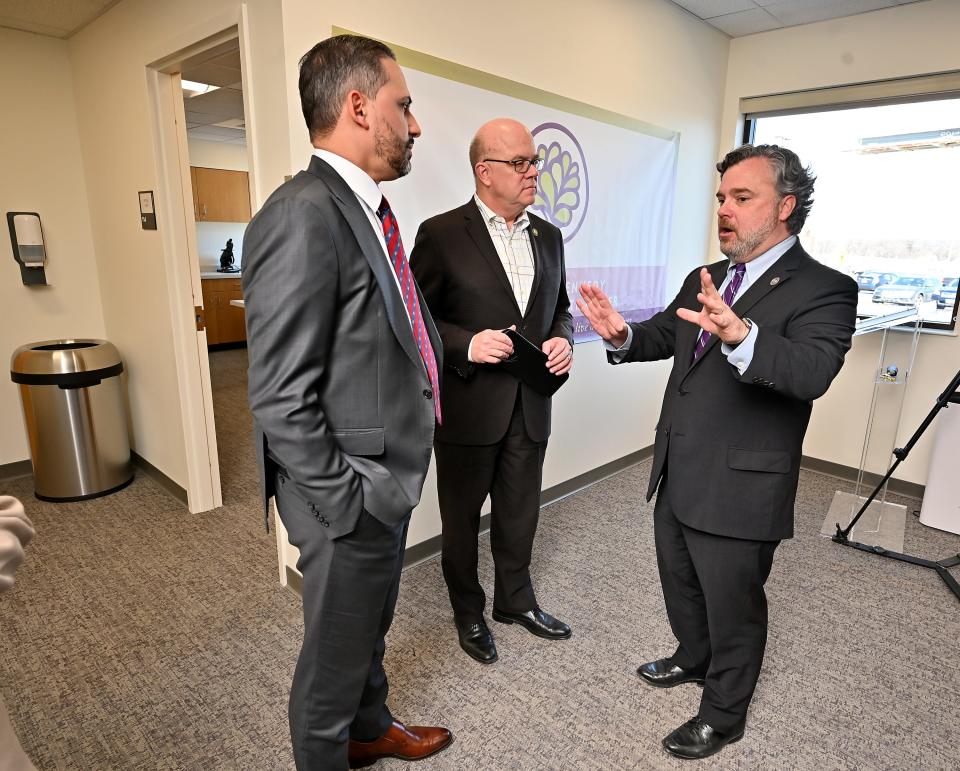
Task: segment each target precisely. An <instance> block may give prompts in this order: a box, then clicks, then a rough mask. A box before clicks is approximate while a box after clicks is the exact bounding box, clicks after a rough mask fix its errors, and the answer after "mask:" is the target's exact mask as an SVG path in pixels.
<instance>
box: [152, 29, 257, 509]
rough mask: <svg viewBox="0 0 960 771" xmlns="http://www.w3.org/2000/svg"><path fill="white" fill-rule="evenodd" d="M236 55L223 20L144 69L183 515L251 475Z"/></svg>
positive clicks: (244, 138)
mask: <svg viewBox="0 0 960 771" xmlns="http://www.w3.org/2000/svg"><path fill="white" fill-rule="evenodd" d="M244 61H245V56H244V46H243V37H242V35H241V34H240V29H239V27H233V28H230V29H227V30H225V31H223V32H221V33H218V34H216V35H213V36H211V37H209V38H206V39H205V40H202V41H200V42H198V43H196V44H194V45H193V46H190V47H189V48H187V49H183V50H181V51H180V52H178V53H175V54H173V55H171V56H169V57H166V58H165V59H163V60H161V61H159V62H157V63H155V64H154V65H152V66H151V67H148V70H147V76H148V84H149V87H150V91H151V94H152V96H153V100H152V101H153V108H154V112H155V116H154V117H155V121H156V127H157V134H156V145H157V157H158V161H159V164H160V166H161V174H160V178H161V179H160V184H158V188H159V189H160V197H161V201H162V202H164V203H165V204H166V206H165V207H164V208H165V209H166V211H168V212H169V218H168V219H167V221H165V223H164V224H163V226H161V227H160V229H161V230H162V231H163V232H162V237H163V239H164V242H165V249H164V251H165V254H166V256H167V273H168V280H169V283H170V298H171V306H172V308H171V310H172V316H173V321H174V337H175V340H174V344H175V348H176V353H177V359H178V369H179V372H178V382H179V388H180V397H181V407H182V411H183V428H184V446H185V450H186V460H187V466H188V469H187V472H188V489H187V497H188V508H189V510H190V511H191V512H194V513H196V512H202V511H208V510H211V509H215V508H219V507H220V506H222V505H223V504H224V503H230V502H231V500H236V499H237V498H239V497H243V498H247V497H249V496H248V494H246V493H247V492H248V491H246V492H243V493H241V492H240V490H241V488H245V487H250V486H255V485H256V476H255V474H253V473H250V472H251V471H252V462H253V452H252V447H247V446H246V445H247V444H251V443H252V438H251V431H250V429H249V425H250V418H249V409H248V407H247V400H246V361H245V359H246V348H245V345H246V344H245V337H246V336H245V324H244V317H243V310H242V308H241V307H236V306H237V304H236V301H237V300H240V299H241V297H242V295H241V292H240V276H241V271H242V259H243V232H244V229H245V227H246V223H247V222H248V221H249V219H250V214H251V212H252V211H253V209H254V205H253V199H254V196H253V195H252V191H253V190H254V189H255V187H254V185H253V184H252V183H253V176H254V168H253V164H252V160H251V159H252V157H253V153H252V151H251V134H250V132H249V130H248V121H247V115H248V107H247V104H246V102H245V99H244V91H245V87H244V86H245V82H246V77H245V71H244ZM158 225H159V222H158ZM240 304H241V305H242V303H240ZM243 461H246V463H244V462H243ZM248 465H249V466H250V468H247V466H248ZM248 477H249V478H248Z"/></svg>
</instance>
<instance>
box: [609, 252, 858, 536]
mask: <svg viewBox="0 0 960 771" xmlns="http://www.w3.org/2000/svg"><path fill="white" fill-rule="evenodd" d="M728 264H729V262H728V261H727V260H722V261H720V262H715V263H713V264H712V265H709V266H708V268H709V269H710V274H711V276H712V277H713V281H714V284H716V286H720V285H721V283H722V282H723V278H724V275H725V273H726V270H727V266H728ZM699 291H700V269H699V268H697V269H696V270H693V271H691V272H690V274H689V275H688V276H687V278H686V280H685V281H684V282H683V286H682V287H681V289H680V293H679V294H678V295H677V296H676V298H675V299H674V301H673V302H672V303H670V305H669V306H668V307H667V308H666V309H665V310H663V311H661V312H660V313H658V314H656V315H655V316H653V317H652V318H650V319H649V320H647V321H644V322H643V323H640V324H631V325H630V326H631V327H632V329H633V341H632V342H631V345H630V348H629V350H628V351H627V353H626V356H625V357H624V359H623V361H652V360H655V359H666V358H669V357H671V356H672V357H673V370H672V371H671V373H670V378H669V380H668V381H667V388H666V391H665V392H664V395H663V408H662V409H661V411H660V420H659V422H658V423H657V435H656V441H655V443H654V457H653V469H652V471H651V474H650V486H649V488H648V490H647V500H650V498H651V497H652V496H653V494H654V492H655V491H656V489H657V486H658V485H659V484H660V481H661V479H662V478H663V476H664V475H666V476H667V477H668V478H669V484H668V485H667V492H668V494H669V496H670V505H671V507H672V508H673V510H674V512H676V515H677V518H678V519H679V520H680V521H681V522H683V523H684V524H686V525H688V526H689V527H692V528H696V529H697V530H702V531H705V532H708V533H714V534H716V535H723V536H728V537H732V538H744V539H748V540H757V541H778V540H782V539H784V538H790V537H792V536H793V504H794V500H795V498H796V492H797V480H798V477H799V474H800V457H801V451H802V447H803V436H804V434H805V433H806V430H807V423H808V422H809V420H810V411H811V407H812V403H813V400H814V399H816V398H818V397H820V396H822V395H823V394H824V393H825V392H826V390H827V388H828V387H829V386H830V383H831V382H832V381H833V379H834V377H836V375H837V373H838V372H839V371H840V367H841V366H843V359H844V356H845V354H846V352H847V350H848V349H849V348H850V342H851V338H852V336H853V330H854V324H855V323H856V314H857V284H856V282H855V281H853V279H851V278H850V277H849V276H845V275H843V274H841V273H839V272H838V271H835V270H833V269H832V268H828V267H826V266H825V265H821V264H820V263H819V262H817V261H816V260H814V259H813V258H812V257H810V255H808V254H807V253H806V252H805V251H804V250H803V247H802V246H801V245H800V242H799V241H798V242H797V243H796V244H794V245H793V247H792V248H791V249H790V250H789V251H787V252H786V254H784V255H783V256H782V257H781V258H780V259H779V260H777V261H776V262H775V263H774V264H773V265H771V266H770V268H769V269H768V270H767V271H766V272H765V273H764V274H763V275H762V276H761V277H760V278H759V279H758V280H757V281H756V282H754V283H753V284H752V285H751V286H750V288H749V289H748V290H747V291H746V292H744V293H743V294H742V295H740V296H739V297H737V298H736V300H735V301H734V303H733V306H732V308H733V310H734V311H735V312H736V313H737V314H738V315H739V316H741V317H748V318H750V319H751V320H753V321H754V322H755V323H756V324H757V326H758V327H759V330H758V334H757V341H756V345H755V347H754V353H753V359H752V361H751V362H750V366H749V367H747V369H746V370H745V371H744V373H743V374H742V375H741V374H740V373H739V372H738V371H737V369H736V368H735V367H734V366H733V365H731V364H730V363H728V361H727V358H726V356H724V355H723V352H722V351H721V350H720V343H719V341H718V340H717V338H715V337H714V338H711V340H710V342H709V343H708V345H707V347H706V348H705V349H704V352H703V354H701V356H700V358H699V359H697V361H696V362H694V361H693V350H694V347H695V346H696V342H697V337H698V336H699V332H700V328H699V327H698V326H697V325H695V324H691V323H689V322H686V321H683V320H682V319H679V318H678V317H677V314H676V311H677V308H680V307H683V308H691V309H694V310H697V311H699V310H700V307H701V305H700V303H698V302H697V292H699ZM611 361H613V359H612V358H611ZM661 494H663V491H662V490H661Z"/></svg>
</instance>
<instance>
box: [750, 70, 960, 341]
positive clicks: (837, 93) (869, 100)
mask: <svg viewBox="0 0 960 771" xmlns="http://www.w3.org/2000/svg"><path fill="white" fill-rule="evenodd" d="M943 99H960V71H954V72H939V73H934V74H930V75H922V76H918V77H908V78H896V79H892V80H876V81H868V82H863V83H852V84H847V85H840V86H828V87H825V88H814V89H806V90H803V91H787V92H782V93H778V94H764V95H760V96H752V97H743V98H741V99H740V115H741V117H742V120H743V127H742V131H741V133H740V144H753V142H754V139H755V137H756V130H757V120H759V119H760V118H773V117H779V116H783V115H804V114H810V113H819V112H829V111H833V110H851V109H858V108H863V107H880V106H884V105H889V104H912V103H916V102H927V101H940V100H943ZM941 288H942V284H941ZM958 311H960V293H958V295H957V297H956V298H955V299H954V304H953V315H952V316H951V317H950V320H949V321H946V322H943V321H932V320H928V319H923V320H922V328H921V332H930V333H937V334H944V333H946V334H951V335H956V334H957V333H958V331H960V330H958V329H957V316H958ZM863 318H872V317H871V316H864V317H863ZM913 324H914V322H910V323H909V324H907V325H904V326H910V327H912V326H913Z"/></svg>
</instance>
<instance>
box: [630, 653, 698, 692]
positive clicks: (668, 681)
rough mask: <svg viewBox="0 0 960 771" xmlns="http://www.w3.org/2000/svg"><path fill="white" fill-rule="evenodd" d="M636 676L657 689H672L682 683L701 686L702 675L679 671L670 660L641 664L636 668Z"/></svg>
mask: <svg viewBox="0 0 960 771" xmlns="http://www.w3.org/2000/svg"><path fill="white" fill-rule="evenodd" d="M637 674H638V675H640V677H642V678H643V679H644V680H646V681H647V682H648V683H650V685H653V686H655V687H657V688H673V686H675V685H682V684H683V683H696V684H697V685H703V675H697V674H694V673H693V672H688V671H687V670H685V669H681V668H680V667H678V666H677V665H676V664H674V663H673V662H672V661H671V660H670V659H657V660H656V661H648V662H647V663H646V664H641V665H640V666H639V667H637Z"/></svg>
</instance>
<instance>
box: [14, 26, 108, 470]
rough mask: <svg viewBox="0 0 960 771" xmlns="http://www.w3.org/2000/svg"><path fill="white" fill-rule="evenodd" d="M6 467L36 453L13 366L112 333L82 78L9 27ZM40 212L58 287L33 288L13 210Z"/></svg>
mask: <svg viewBox="0 0 960 771" xmlns="http://www.w3.org/2000/svg"><path fill="white" fill-rule="evenodd" d="M0 72H3V73H4V75H3V77H0V104H3V105H4V109H3V120H2V121H0V170H2V171H0V212H2V213H3V220H2V225H0V227H2V232H0V316H2V319H3V321H2V322H0V362H2V369H0V375H2V376H0V465H3V464H7V463H15V462H18V461H23V460H26V459H27V458H28V457H29V456H30V448H29V445H28V443H27V437H26V432H25V430H24V427H23V416H22V413H21V410H20V397H19V393H18V389H17V386H16V385H14V384H13V383H12V382H11V381H10V377H9V374H8V373H9V368H8V366H7V365H8V362H9V360H10V355H11V353H13V350H14V349H15V348H17V347H18V346H20V345H22V344H24V343H28V342H32V341H36V340H46V339H51V338H62V337H103V336H104V320H103V314H102V312H101V310H100V286H99V284H98V281H97V263H96V259H95V256H94V244H93V236H92V234H91V229H90V217H89V210H88V207H87V188H86V184H85V181H84V175H83V165H82V162H81V148H80V134H79V131H78V128H77V118H76V110H75V105H74V96H73V83H72V80H73V78H72V74H71V71H70V63H69V60H68V57H67V44H66V43H65V42H64V41H62V40H55V39H53V38H48V37H42V36H40V35H33V34H30V33H28V32H17V31H14V30H9V29H0ZM9 211H35V212H38V213H39V214H40V219H41V222H42V225H43V235H44V240H45V242H46V247H47V259H48V262H47V266H46V274H47V281H48V282H49V283H50V284H51V286H49V287H26V286H24V285H23V283H22V282H21V279H20V268H19V266H18V265H17V264H16V263H15V262H14V260H13V253H12V250H11V245H10V239H9V237H8V235H7V225H6V213H7V212H9Z"/></svg>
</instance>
